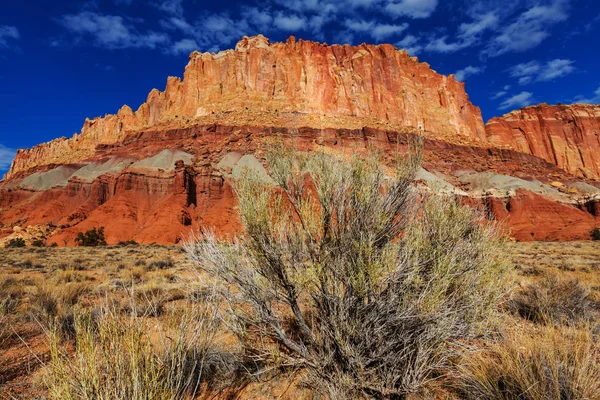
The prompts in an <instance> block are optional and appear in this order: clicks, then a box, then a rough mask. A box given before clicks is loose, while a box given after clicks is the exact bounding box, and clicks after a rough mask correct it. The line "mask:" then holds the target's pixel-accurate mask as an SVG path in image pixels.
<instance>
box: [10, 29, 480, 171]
mask: <svg viewBox="0 0 600 400" xmlns="http://www.w3.org/2000/svg"><path fill="white" fill-rule="evenodd" d="M240 110H251V111H252V112H253V113H254V114H253V115H254V116H255V115H256V113H260V112H264V113H269V114H280V113H295V114H296V115H297V114H300V115H310V118H306V119H305V121H303V122H302V124H303V125H304V126H314V127H317V126H319V127H340V126H342V125H347V124H349V123H350V124H352V121H348V120H347V121H343V120H339V118H336V117H348V118H349V119H350V120H352V119H353V120H354V125H356V124H357V123H358V124H359V125H361V126H362V125H371V126H375V125H378V124H386V126H388V127H395V128H397V129H402V128H405V127H411V128H415V129H421V130H423V131H430V132H435V134H436V135H438V136H441V135H443V136H446V137H447V138H450V139H452V138H454V139H457V140H458V139H459V138H463V139H465V140H468V139H475V140H477V139H480V140H485V130H484V126H483V120H482V118H481V113H480V111H479V108H477V107H475V106H473V105H472V104H471V103H470V101H469V98H468V96H467V94H466V93H465V90H464V84H463V83H460V82H458V81H456V80H455V79H454V78H453V77H452V76H450V77H446V76H443V75H439V74H437V73H436V72H435V71H433V70H432V69H431V68H430V67H429V65H428V64H426V63H419V62H418V60H417V59H416V58H415V57H410V56H409V55H408V54H407V53H406V52H405V51H403V50H400V51H399V50H398V49H396V48H395V47H394V46H391V45H378V46H375V45H366V44H363V45H360V46H356V47H352V46H348V45H346V46H327V45H324V44H320V43H315V42H309V41H304V40H299V41H296V40H295V39H294V38H293V37H292V38H290V39H288V41H287V42H285V43H270V42H269V40H268V39H266V38H265V37H263V36H256V37H251V38H244V39H242V40H241V41H240V42H239V43H238V44H237V45H236V47H235V50H226V51H222V52H220V53H217V54H211V53H198V52H194V53H192V54H191V55H190V61H189V63H188V65H187V66H186V68H185V72H184V75H183V80H181V79H179V78H175V77H170V78H169V79H168V81H167V86H166V89H165V91H164V92H160V91H158V90H156V89H154V90H152V91H151V92H150V94H149V95H148V99H147V100H146V102H145V103H144V104H142V105H141V106H140V107H139V108H138V109H137V111H135V112H134V111H133V110H132V109H131V108H130V107H128V106H124V107H123V108H121V109H120V110H119V112H118V113H117V114H116V115H107V116H105V117H103V118H95V119H93V120H89V119H88V120H86V121H85V123H84V125H83V128H82V129H81V133H80V134H76V135H75V136H73V137H72V138H70V139H65V138H61V139H57V140H54V141H52V142H49V143H46V144H42V145H39V146H36V147H34V148H33V149H28V150H21V151H19V153H18V154H17V156H16V158H15V160H14V162H13V165H12V166H11V169H10V171H9V173H8V174H7V175H6V178H9V177H11V176H13V175H15V174H16V173H18V172H20V171H26V170H27V169H30V168H33V167H36V166H39V165H44V164H65V163H73V162H77V161H80V160H82V159H85V158H87V157H90V156H92V155H93V154H94V151H95V148H96V146H97V145H99V144H111V143H115V142H117V141H119V140H122V139H123V138H124V137H125V136H126V135H127V134H128V133H130V132H133V131H139V130H140V129H142V128H148V127H153V126H156V125H161V124H164V125H170V126H181V125H183V124H189V123H190V122H196V123H197V122H201V121H204V122H206V121H211V122H214V121H215V119H218V120H222V117H223V115H224V114H227V113H231V112H234V113H239V112H240ZM215 115H216V117H215ZM217 117H218V118H217ZM229 118H231V116H229ZM296 118H300V119H301V117H298V116H296ZM234 122H235V123H236V124H237V125H248V124H258V125H263V126H264V125H268V123H265V121H261V120H260V118H259V120H258V121H256V120H255V118H250V117H248V116H245V115H244V114H243V113H241V115H238V118H237V119H236V120H235V121H234ZM284 123H289V122H284ZM276 125H281V122H280V121H277V122H276Z"/></svg>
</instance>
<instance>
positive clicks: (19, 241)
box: [6, 238, 25, 247]
mask: <svg viewBox="0 0 600 400" xmlns="http://www.w3.org/2000/svg"><path fill="white" fill-rule="evenodd" d="M6 247H25V239H23V238H14V239H10V240H9V241H8V243H7V244H6Z"/></svg>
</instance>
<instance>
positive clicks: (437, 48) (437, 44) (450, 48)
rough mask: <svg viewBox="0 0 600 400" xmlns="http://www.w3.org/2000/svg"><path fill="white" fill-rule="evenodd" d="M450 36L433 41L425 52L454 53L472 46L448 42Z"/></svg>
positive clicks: (465, 43)
mask: <svg viewBox="0 0 600 400" xmlns="http://www.w3.org/2000/svg"><path fill="white" fill-rule="evenodd" d="M447 39H448V36H442V37H440V38H436V39H433V40H431V41H430V42H429V43H427V46H425V50H427V51H432V52H435V53H454V52H455V51H458V50H462V49H464V48H466V47H469V46H470V45H471V44H470V43H467V42H451V43H448V42H447Z"/></svg>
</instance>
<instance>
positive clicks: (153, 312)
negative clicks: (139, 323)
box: [122, 286, 169, 317]
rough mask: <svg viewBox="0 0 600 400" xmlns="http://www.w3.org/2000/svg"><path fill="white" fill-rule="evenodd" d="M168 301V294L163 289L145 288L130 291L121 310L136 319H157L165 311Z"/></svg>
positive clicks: (155, 287) (156, 287) (157, 287)
mask: <svg viewBox="0 0 600 400" xmlns="http://www.w3.org/2000/svg"><path fill="white" fill-rule="evenodd" d="M168 300H169V298H168V294H167V293H166V291H165V290H164V289H163V288H161V287H159V286H145V287H140V288H135V290H133V289H131V290H130V296H129V298H128V300H127V302H126V303H125V304H124V306H123V308H122V309H123V311H127V312H130V313H133V314H135V315H136V316H138V317H158V316H160V315H162V314H163V312H164V311H165V304H166V303H167V301H168Z"/></svg>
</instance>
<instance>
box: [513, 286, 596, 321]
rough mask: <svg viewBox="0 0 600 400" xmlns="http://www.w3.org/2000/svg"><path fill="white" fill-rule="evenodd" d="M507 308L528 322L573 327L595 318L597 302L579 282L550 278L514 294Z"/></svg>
mask: <svg viewBox="0 0 600 400" xmlns="http://www.w3.org/2000/svg"><path fill="white" fill-rule="evenodd" d="M509 308H510V309H512V310H513V311H515V312H516V313H517V314H518V315H520V316H521V317H523V318H526V319H528V320H531V321H534V322H540V323H555V324H558V325H561V324H563V325H572V324H576V323H579V322H588V323H589V322H590V321H593V320H594V319H595V318H597V317H598V313H600V303H598V302H596V301H595V300H594V298H593V297H592V293H591V291H590V289H588V288H587V287H585V286H584V285H583V284H582V283H581V282H580V281H579V280H577V279H572V280H562V279H559V278H558V277H556V276H555V275H551V276H549V277H544V278H543V279H541V280H540V281H539V282H535V283H531V284H529V285H527V286H525V287H524V288H523V289H521V290H519V291H517V292H516V293H515V295H514V296H513V298H512V299H511V301H510V303H509Z"/></svg>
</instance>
